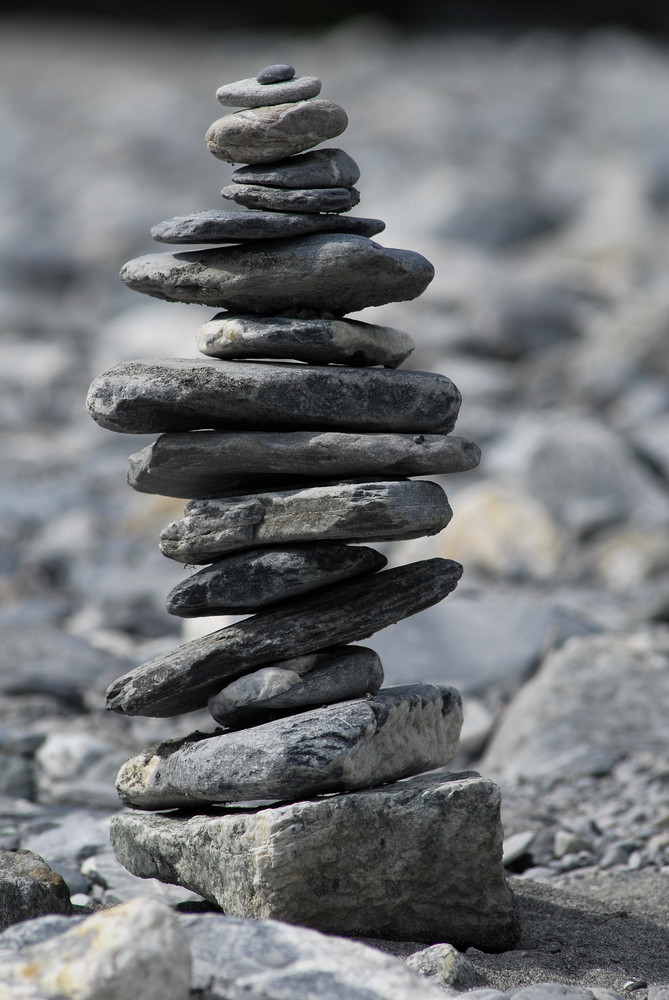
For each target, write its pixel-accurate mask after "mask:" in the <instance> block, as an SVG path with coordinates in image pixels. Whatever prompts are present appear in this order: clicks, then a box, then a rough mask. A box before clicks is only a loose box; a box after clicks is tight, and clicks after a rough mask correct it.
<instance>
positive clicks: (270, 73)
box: [256, 63, 295, 83]
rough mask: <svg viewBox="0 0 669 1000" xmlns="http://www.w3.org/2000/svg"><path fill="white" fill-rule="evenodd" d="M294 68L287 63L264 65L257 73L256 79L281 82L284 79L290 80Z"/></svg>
mask: <svg viewBox="0 0 669 1000" xmlns="http://www.w3.org/2000/svg"><path fill="white" fill-rule="evenodd" d="M294 76H295V70H294V69H293V67H292V66H288V64H287V63H277V64H276V65H275V66H265V68H264V69H261V70H260V72H259V73H258V75H257V77H256V80H257V81H258V83H283V81H284V80H292V79H293V77H294Z"/></svg>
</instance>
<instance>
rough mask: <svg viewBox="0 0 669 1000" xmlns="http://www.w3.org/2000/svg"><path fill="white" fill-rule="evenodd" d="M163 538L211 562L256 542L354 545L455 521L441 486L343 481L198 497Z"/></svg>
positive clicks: (173, 552) (175, 550) (170, 550)
mask: <svg viewBox="0 0 669 1000" xmlns="http://www.w3.org/2000/svg"><path fill="white" fill-rule="evenodd" d="M184 515H185V516H184V517H183V518H181V519H180V520H178V521H173V522H172V523H171V524H168V525H167V527H165V528H164V529H163V531H162V533H161V536H160V548H161V550H162V552H163V555H166V556H168V557H169V558H170V559H176V560H178V561H179V562H183V563H186V564H193V563H204V562H211V561H212V560H214V559H220V557H221V556H222V555H224V554H225V553H226V552H233V551H235V550H236V549H247V548H251V547H253V546H254V545H281V544H289V543H294V542H316V541H323V542H334V541H338V540H340V541H341V540H347V541H351V542H361V541H379V540H381V539H401V538H417V537H420V536H422V535H434V534H436V533H437V532H438V531H441V529H442V528H445V527H446V525H447V524H448V522H449V521H450V519H451V508H450V507H449V505H448V500H447V499H446V494H445V493H444V491H443V490H442V488H441V486H439V485H438V484H437V483H431V482H428V481H426V480H421V479H419V480H415V481H414V480H408V481H402V480H400V481H398V482H390V483H366V482H362V483H339V484H335V485H330V486H312V487H306V488H302V489H297V490H285V491H279V492H274V493H257V494H255V495H253V496H241V497H233V498H232V497H231V498H230V499H219V500H195V501H193V502H192V503H189V504H188V505H187V506H186V510H185V512H184Z"/></svg>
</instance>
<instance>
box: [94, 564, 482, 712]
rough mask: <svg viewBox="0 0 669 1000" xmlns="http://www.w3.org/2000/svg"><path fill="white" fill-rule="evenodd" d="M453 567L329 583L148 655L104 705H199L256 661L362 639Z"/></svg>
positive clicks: (401, 613)
mask: <svg viewBox="0 0 669 1000" xmlns="http://www.w3.org/2000/svg"><path fill="white" fill-rule="evenodd" d="M461 574H462V567H461V566H460V565H459V564H458V563H453V562H451V561H449V560H447V559H427V560H425V561H423V562H417V563H410V564H409V565H407V566H399V567H397V568H396V569H390V570H384V571H383V572H382V573H375V574H374V575H373V576H372V577H371V578H364V579H362V580H354V581H353V582H351V583H343V584H337V585H336V586H334V587H330V588H328V590H327V591H326V592H325V593H321V594H319V595H317V596H315V597H306V598H302V599H301V600H299V601H296V602H294V603H292V604H288V605H285V606H284V607H283V608H282V610H280V611H265V612H262V613H260V614H258V615H254V616H253V618H246V619H245V620H244V621H241V622H237V624H235V625H228V626H227V627H226V628H223V629H221V630H219V631H218V632H213V633H211V634H210V635H207V636H205V637H204V638H201V639H194V640H192V641H191V642H188V643H185V644H184V645H182V646H180V647H178V648H177V649H175V650H173V651H172V652H171V653H166V654H164V655H162V656H158V657H156V658H154V659H153V660H149V661H148V662H147V663H144V664H142V665H141V666H140V667H137V668H135V669H134V670H131V671H130V672H129V673H127V674H125V675H124V676H123V677H119V678H118V679H117V680H116V681H114V683H113V684H112V685H110V687H109V689H108V691H107V706H108V708H110V709H112V710H113V711H116V712H122V713H125V714H126V715H149V716H159V717H160V716H169V715H178V714H181V713H182V712H187V711H190V710H191V709H195V708H200V707H202V706H204V705H206V703H207V700H208V699H209V698H210V697H211V695H213V694H216V693H217V692H218V691H220V690H221V687H222V686H223V685H224V684H226V683H227V682H228V681H230V680H235V678H237V677H240V676H241V675H242V674H245V673H249V672H250V671H251V670H254V669H256V668H257V667H262V666H265V665H266V664H268V663H273V662H274V661H276V660H285V659H287V658H288V657H291V656H301V655H303V654H304V653H312V652H314V651H316V650H319V649H324V648H325V647H327V646H332V645H336V644H339V643H347V642H352V641H355V640H357V639H364V638H366V637H367V636H369V635H372V634H373V633H374V632H376V631H378V630H379V629H381V628H385V626H386V625H389V624H390V623H391V622H394V621H398V620H399V619H400V618H404V617H406V616H407V615H411V614H415V613H416V612H417V611H420V610H422V609H423V608H425V607H428V606H429V605H430V604H436V603H437V602H438V601H440V600H442V598H444V597H446V596H447V595H448V594H450V593H451V591H452V590H454V589H455V587H456V586H457V583H458V580H459V579H460V576H461Z"/></svg>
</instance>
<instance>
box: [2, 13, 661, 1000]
mask: <svg viewBox="0 0 669 1000" xmlns="http://www.w3.org/2000/svg"><path fill="white" fill-rule="evenodd" d="M283 60H286V61H288V62H291V63H292V64H293V65H295V66H297V67H298V71H299V72H302V73H314V74H316V75H318V76H319V77H321V79H322V80H323V84H324V86H323V96H326V97H328V98H330V99H332V100H334V101H336V102H338V103H339V104H341V105H342V106H344V107H345V108H346V109H347V111H348V113H349V118H350V126H349V128H348V131H347V132H346V134H345V137H344V141H343V145H344V146H345V148H346V149H347V150H348V151H349V152H350V153H351V154H352V155H353V156H354V158H355V159H356V160H357V161H358V163H359V164H360V167H361V170H362V177H361V180H360V183H359V187H360V190H361V193H362V200H361V205H360V209H359V211H360V213H361V214H365V215H367V216H372V217H380V218H383V219H385V220H386V222H387V230H386V232H385V233H384V234H383V235H382V236H381V237H379V241H380V242H381V243H383V244H384V245H386V246H391V247H404V248H410V249H413V250H417V251H419V252H421V253H423V254H424V255H425V256H427V257H428V258H429V259H430V260H431V261H432V262H433V263H434V264H435V267H436V271H437V275H436V278H435V280H434V282H433V283H432V285H431V286H430V287H429V289H428V290H427V292H426V293H425V294H424V295H423V296H422V297H421V298H420V299H419V300H417V301H416V302H413V303H407V304H401V305H392V306H385V307H381V308H378V309H373V310H371V309H370V310H367V311H366V313H362V314H360V317H361V318H365V319H368V320H370V321H372V322H379V323H387V324H388V325H391V326H394V327H397V328H399V329H404V330H407V331H408V332H410V333H411V334H412V336H413V337H414V339H415V340H416V342H417V345H418V346H417V349H416V351H415V352H414V355H412V357H411V358H410V360H409V362H408V366H409V367H413V368H417V369H431V370H435V371H439V372H442V373H444V374H447V375H449V376H450V377H452V378H453V380H454V381H455V382H456V383H457V384H458V386H459V387H460V389H461V390H462V393H463V396H464V405H463V408H462V411H461V417H460V420H459V422H458V432H459V433H460V434H463V435H465V436H468V437H472V438H474V439H475V440H477V441H478V442H479V443H480V444H481V446H482V447H483V449H484V460H483V462H482V464H481V466H480V468H479V470H477V471H476V472H475V473H467V474H466V475H463V476H454V477H450V478H447V477H444V480H443V482H444V485H445V487H446V489H447V492H448V495H449V499H450V500H451V503H452V506H453V508H454V510H455V517H454V520H453V522H452V524H451V525H450V526H449V527H448V529H447V530H446V531H445V532H444V533H442V534H441V535H439V536H437V537H436V538H431V539H425V540H421V541H419V542H406V543H400V544H397V545H395V546H394V547H390V546H388V547H386V550H385V551H386V554H387V555H388V556H389V558H390V561H391V564H399V563H401V562H405V561H407V560H408V559H411V558H419V557H422V556H423V555H432V554H440V555H446V556H449V557H453V558H456V559H459V560H460V561H462V562H463V563H464V565H465V569H466V574H465V578H464V580H463V583H462V584H461V585H460V587H459V589H458V592H457V593H456V595H454V596H453V597H450V598H448V600H447V601H446V602H445V603H444V604H443V605H440V606H438V607H436V608H433V609H430V610H429V611H427V612H423V613H422V614H421V615H420V616H417V617H416V618H414V619H411V620H409V621H407V622H405V623H403V624H401V625H397V626H393V627H391V628H389V629H387V630H385V631H384V632H382V633H379V634H378V635H377V636H376V637H375V638H374V639H373V640H371V641H370V645H372V646H373V647H374V648H375V649H377V650H378V651H379V653H380V654H381V656H382V659H383V663H384V667H385V670H386V677H387V680H388V682H390V683H393V682H407V681H412V680H415V679H425V680H439V681H442V682H448V683H454V684H456V685H457V686H458V687H459V688H460V689H461V691H462V692H463V695H464V696H465V717H466V718H465V730H464V734H463V735H464V739H463V752H462V754H461V757H460V758H459V761H458V765H459V766H460V765H461V766H462V767H467V768H472V767H473V768H477V769H480V770H481V771H482V773H484V774H486V775H489V776H491V777H493V778H495V780H497V781H498V782H499V783H500V784H501V786H502V790H503V794H504V807H503V819H504V823H505V831H506V835H507V845H506V848H507V849H506V863H507V866H508V870H509V873H510V877H511V881H512V885H513V886H514V889H515V890H516V892H517V896H518V900H519V907H520V911H521V917H522V918H523V926H524V930H523V938H522V940H521V943H520V946H519V948H518V949H517V950H516V951H514V952H508V953H504V954H502V955H498V956H486V955H483V954H481V953H475V952H473V951H472V950H471V949H470V952H469V953H468V955H467V958H468V959H469V960H470V962H471V965H472V967H473V968H474V969H475V970H476V975H475V976H474V978H473V979H471V978H470V979H469V980H468V979H467V977H466V976H464V978H460V979H457V977H454V976H452V977H451V979H450V980H449V983H450V986H451V988H452V987H453V986H455V987H456V988H460V989H462V988H470V987H472V986H473V985H476V986H481V985H485V986H491V987H495V988H497V989H501V990H504V991H507V992H508V991H511V990H514V989H518V988H520V987H524V986H527V985H528V984H532V983H537V982H542V981H553V982H560V983H569V984H575V985H580V986H585V987H593V988H599V992H598V993H597V994H595V995H596V996H597V997H598V1000H602V998H603V996H604V994H603V993H602V990H603V989H609V990H610V989H615V990H617V991H618V992H622V993H623V994H626V993H634V995H635V996H639V997H641V998H644V997H645V995H646V992H647V991H648V988H649V987H650V993H649V995H650V998H651V1000H660V992H659V990H658V989H657V987H659V986H661V985H662V984H669V949H668V948H667V945H668V944H669V905H668V904H667V898H668V894H667V887H669V749H668V747H667V738H666V731H667V727H666V718H667V713H668V711H669V630H668V629H667V624H668V623H669V535H668V534H667V524H668V523H669V340H668V331H669V282H668V281H667V272H668V268H669V139H668V138H667V137H668V136H669V103H668V102H667V100H666V93H667V88H668V87H669V50H667V49H665V48H663V47H660V46H657V45H653V44H651V43H650V42H649V41H641V40H639V39H638V38H634V37H632V36H628V35H625V34H623V33H613V32H599V33H597V32H595V33H592V34H590V35H588V36H585V37H583V38H580V39H578V40H575V39H570V38H567V37H561V36H557V35H552V34H526V35H524V36H522V37H519V38H515V39H510V40H495V39H493V38H486V37H483V36H475V35H472V36H467V37H458V36H454V37H434V36H427V35H425V36H422V35H416V36H415V37H406V36H405V35H396V34H395V33H394V32H393V31H392V30H391V29H389V28H387V27H386V26H385V25H383V24H381V23H376V22H372V21H366V20H360V21H357V22H354V23H351V24H347V25H345V26H342V27H340V28H338V29H336V30H333V31H331V32H329V33H328V34H327V35H323V36H317V37H293V36H289V35H268V34H266V33H260V32H259V33H257V34H253V33H244V34H240V33H237V34H231V35H229V36H227V37H220V36H219V37H216V38H212V37H211V36H210V35H207V34H198V33H193V34H185V35H184V36H183V37H179V38H177V37H176V36H174V35H168V34H165V33H163V32H162V31H161V30H160V28H157V29H156V31H149V30H145V29H142V30H135V29H133V30H132V32H131V31H130V30H129V29H125V30H121V29H110V28H108V27H97V28H95V27H90V28H81V27H75V26H73V25H64V24H60V25H56V24H49V23H44V22H27V21H25V22H21V21H17V22H11V23H10V22H7V23H4V24H3V25H2V30H1V31H0V67H1V68H0V74H1V75H2V79H3V86H2V90H1V91H0V122H1V126H0V135H1V136H2V139H1V140H0V158H1V160H2V171H1V174H0V177H1V179H0V187H1V190H2V194H3V196H4V198H3V201H4V207H3V209H2V213H0V259H1V261H2V268H1V275H2V276H1V277H0V324H1V325H0V385H1V388H2V393H1V395H0V433H1V434H2V454H3V463H2V471H3V487H2V493H1V495H0V511H1V517H0V538H1V543H2V544H1V550H0V595H1V596H2V606H1V609H0V632H1V637H0V650H1V653H0V687H1V689H2V694H3V699H2V704H1V705H0V848H2V849H4V850H13V849H15V848H18V847H21V848H26V849H29V850H31V851H34V852H36V853H37V854H39V855H41V856H42V857H43V858H44V859H45V860H46V861H47V862H48V863H49V865H50V866H51V867H52V868H53V869H55V870H56V871H58V872H60V873H61V874H62V875H63V877H64V878H65V880H66V882H67V884H68V886H69V889H70V893H71V894H72V898H73V900H74V903H75V904H76V905H77V906H78V907H80V908H81V909H80V911H79V912H80V914H81V915H83V914H86V913H88V912H90V911H92V910H94V909H95V908H96V907H99V906H100V905H102V906H107V905H111V904H116V903H124V902H127V901H129V900H132V899H133V898H134V897H135V896H136V895H138V894H146V893H147V892H149V893H150V894H151V895H153V896H155V897H157V898H159V899H160V900H162V901H163V902H166V903H168V904H170V905H171V906H175V905H179V906H180V907H181V909H183V908H186V909H187V908H188V907H189V906H190V907H191V909H192V908H193V907H194V906H195V908H197V905H199V904H197V900H196V899H195V898H194V897H193V894H191V893H188V892H186V891H182V890H179V889H177V888H172V887H167V886H163V885H161V884H160V883H149V884H148V885H147V883H145V882H143V881H141V880H138V879H136V878H134V877H133V876H131V875H130V874H129V873H126V872H125V870H124V869H123V868H122V867H121V866H120V865H119V864H118V862H116V861H115V859H114V857H113V855H112V853H111V848H110V845H109V839H108V826H109V819H110V816H111V814H112V813H113V812H115V811H117V809H118V801H117V798H116V794H115V791H114V787H113V785H114V777H115V774H116V771H117V769H118V767H119V766H120V764H121V763H122V762H123V761H124V760H125V759H127V757H128V756H129V755H130V754H132V753H134V752H137V751H138V750H139V749H141V748H142V747H146V746H147V745H148V744H150V743H151V742H153V741H155V740H156V739H158V738H162V737H164V736H170V735H177V734H182V733H186V732H188V731H190V730H191V729H193V728H195V727H196V726H204V727H212V726H213V723H212V722H211V720H208V719H207V718H205V717H204V715H202V716H199V715H198V717H197V718H194V716H193V715H189V716H185V717H182V718H179V719H176V720H147V719H124V718H122V717H118V716H112V715H109V714H107V713H105V712H104V709H103V698H102V695H103V692H104V688H105V686H106V685H107V684H108V683H109V682H110V681H111V680H112V679H114V678H115V677H117V676H118V675H119V674H121V673H123V672H124V671H125V670H126V669H128V667H129V666H130V665H133V664H136V663H140V662H142V661H143V660H146V659H147V658H149V657H151V656H153V655H156V654H157V653H159V652H162V651H163V650H167V649H170V648H172V647H174V646H175V645H177V644H178V643H179V641H180V639H181V636H182V623H181V621H180V620H178V619H176V618H173V617H171V616H170V615H168V614H167V612H166V611H165V608H164V599H165V595H166V594H167V592H168V591H169V590H170V589H171V588H172V587H173V586H175V585H176V584H177V583H178V582H179V581H180V580H181V579H183V577H184V573H185V572H187V571H185V570H184V567H183V566H181V565H180V564H178V563H176V562H171V561H169V560H166V559H164V558H163V557H162V556H161V555H160V553H159V551H158V546H157V536H158V533H159V531H160V529H161V528H162V527H163V526H164V524H165V523H166V522H167V521H169V520H172V519H173V518H174V517H176V516H179V514H180V512H181V504H180V503H179V501H175V500H167V499H161V498H157V497H147V496H144V495H138V494H135V493H133V491H132V490H130V489H129V488H128V487H127V486H126V485H125V482H124V479H125V465H126V459H127V456H128V454H129V453H130V452H131V451H137V450H138V449H139V448H140V447H142V446H143V445H144V444H146V443H148V442H149V440H150V438H144V437H141V436H133V437H129V436H124V435H115V434H110V433H108V432H104V431H102V430H100V429H99V428H98V427H97V426H96V425H95V424H94V423H93V422H92V421H91V420H90V419H89V418H88V416H87V414H86V412H85V408H84V397H85V392H86V388H87V386H88V384H89V382H90V381H91V379H92V378H93V377H94V376H95V375H96V374H98V373H99V372H100V371H101V370H102V369H104V368H105V367H109V366H110V365H111V364H113V363H115V362H117V361H122V360H127V359H132V358H137V357H142V356H144V357H149V356H160V355H162V356H175V355H178V356H196V354H197V351H196V349H195V346H194V333H195V331H196V329H197V327H198V326H199V325H200V323H201V322H203V321H205V320H207V319H209V318H210V315H211V311H210V310H207V309H204V308H201V307H197V306H188V307H186V306H178V305H169V304H166V303H163V302H157V301H153V300H147V301H142V300H141V299H140V296H137V295H134V294H133V293H131V292H129V291H128V290H127V289H125V288H124V287H123V286H122V285H121V283H120V282H119V281H118V279H117V272H118V269H119V267H120V265H121V263H122V262H123V261H125V260H127V259H128V258H129V257H132V256H134V255H136V254H138V253H144V252H149V251H150V250H151V249H152V245H151V241H150V239H149V236H148V230H149V228H150V226H151V225H153V224H154V223H156V222H158V221H160V220H161V219H164V218H169V217H171V216H174V215H177V214H182V213H185V212H189V211H192V210H196V209H200V208H215V207H219V202H218V201H217V198H218V191H219V189H220V187H221V185H222V184H224V183H227V182H228V180H229V173H230V171H229V170H228V169H227V168H226V167H225V166H223V165H222V164H221V163H220V162H218V161H215V160H213V158H212V157H211V156H209V154H208V153H207V151H206V149H205V147H204V143H203V138H202V137H203V135H204V132H205V130H206V128H207V126H208V125H209V123H210V122H211V121H212V119H213V118H214V117H216V116H217V115H218V114H219V113H220V110H217V108H218V105H217V104H216V101H215V100H214V96H213V95H214V91H215V89H216V87H217V86H218V85H220V84H221V83H223V82H225V81H230V80H235V79H237V78H240V77H245V76H249V75H252V74H253V73H254V72H255V71H256V70H257V69H258V68H260V67H261V66H264V65H266V64H268V63H272V62H277V61H283ZM197 627H198V626H197V625H194V624H193V623H192V622H191V623H189V624H188V625H187V626H185V628H186V632H187V634H188V635H192V634H193V630H194V629H195V628H197ZM200 627H201V626H200ZM210 627H211V622H208V623H207V625H206V628H207V629H209V628H210ZM167 913H168V917H169V911H167ZM205 916H206V915H203V916H202V917H201V918H197V919H202V920H204V919H205ZM49 919H50V920H55V919H59V920H60V919H63V918H49ZM70 919H72V918H70ZM152 919H153V918H152ZM161 919H162V918H161ZM165 919H167V918H165ZM170 919H171V917H170ZM180 919H188V920H191V922H192V921H194V920H196V918H195V917H188V918H180ZM207 919H208V917H207ZM205 922H206V921H205ZM161 926H162V925H161ZM61 929H62V928H61ZM191 930H192V928H191ZM8 933H9V932H8ZM36 933H37V932H36ZM40 933H41V932H40ZM193 933H194V934H195V936H196V937H197V933H199V931H198V932H197V933H196V932H195V931H193ZM202 933H204V932H202ZM0 942H2V938H0ZM5 946H6V947H8V948H10V950H11V947H13V946H12V945H11V941H10V942H9V944H7V942H6V945H5ZM388 947H391V946H388ZM420 948H421V944H420V943H413V944H410V945H407V946H406V947H405V946H398V945H394V946H392V950H394V951H396V952H399V953H401V954H402V955H407V954H409V953H411V952H415V951H417V950H419V949H420ZM177 952H178V949H177ZM365 954H366V953H365ZM351 961H352V960H351ZM363 961H364V955H363ZM202 975H204V973H202ZM477 977H478V978H477ZM194 982H195V980H194ZM197 982H198V983H200V986H199V987H198V989H199V990H200V992H199V994H197V995H200V996H202V995H205V994H204V993H203V990H204V988H205V987H204V986H202V985H201V984H202V982H204V980H197ZM207 988H209V989H210V993H209V995H210V996H223V995H225V996H228V993H223V992H216V989H217V988H219V987H216V988H215V987H214V986H210V987H207ZM223 988H224V987H223V986H220V989H221V990H222V989H223ZM226 988H227V987H226ZM370 988H371V987H370ZM398 989H399V987H398ZM667 989H669V986H668V987H667ZM212 991H213V992H212ZM553 992H555V991H553ZM17 995H18V994H17ZM194 995H195V994H194ZM230 995H232V994H230ZM267 995H269V994H267ZM272 995H274V994H272ZM342 995H343V994H342ZM347 995H348V994H347ZM370 995H371V994H370ZM374 995H376V994H374ZM378 995H379V996H384V995H387V996H391V995H392V996H395V995H397V996H400V995H403V994H400V993H397V994H395V993H391V992H387V994H384V993H383V992H381V993H379V994H378ZM543 995H545V994H541V993H539V994H537V996H536V1000H541V996H543ZM126 996H127V994H126ZM147 996H148V995H147ZM163 996H167V994H163ZM426 996H427V994H426ZM526 996H527V994H526ZM579 996H580V994H579ZM588 998H590V1000H591V994H586V995H584V996H583V997H582V1000H588ZM530 1000H531V998H530Z"/></svg>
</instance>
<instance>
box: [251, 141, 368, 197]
mask: <svg viewBox="0 0 669 1000" xmlns="http://www.w3.org/2000/svg"><path fill="white" fill-rule="evenodd" d="M359 179H360V167H359V166H358V164H357V163H356V162H355V160H354V159H353V158H352V157H351V156H349V155H348V153H345V152H344V150H343V149H314V150H312V151H311V152H310V153H300V154H299V155H298V156H290V157H288V159H286V160H277V161H275V162H274V163H268V164H266V165H264V166H255V165H252V166H248V167H238V168H237V170H235V171H234V173H233V175H232V180H233V181H234V183H235V184H261V185H263V184H264V185H267V186H268V187H279V188H328V187H335V188H337V187H343V188H350V187H353V185H354V184H355V183H356V182H357V181H358V180H359Z"/></svg>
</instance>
